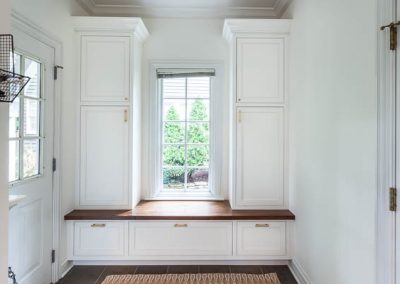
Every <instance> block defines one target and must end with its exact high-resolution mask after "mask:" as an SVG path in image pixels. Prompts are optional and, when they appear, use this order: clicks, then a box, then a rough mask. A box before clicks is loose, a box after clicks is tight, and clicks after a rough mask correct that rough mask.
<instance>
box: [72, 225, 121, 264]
mask: <svg viewBox="0 0 400 284" xmlns="http://www.w3.org/2000/svg"><path fill="white" fill-rule="evenodd" d="M124 240H125V223H124V222H103V221H94V222H75V224H74V256H123V255H124Z"/></svg>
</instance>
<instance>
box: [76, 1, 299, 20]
mask: <svg viewBox="0 0 400 284" xmlns="http://www.w3.org/2000/svg"><path fill="white" fill-rule="evenodd" d="M77 1H78V3H79V4H80V5H81V6H82V7H83V8H84V9H85V10H86V11H87V12H88V13H89V14H90V15H94V16H138V17H185V18H186V17H187V18H189V17H203V18H204V17H211V18H215V17H216V18H281V16H282V14H283V13H284V12H285V11H286V9H287V7H288V6H289V4H290V3H291V1H292V0H77Z"/></svg>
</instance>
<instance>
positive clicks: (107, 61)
mask: <svg viewBox="0 0 400 284" xmlns="http://www.w3.org/2000/svg"><path fill="white" fill-rule="evenodd" d="M75 31H76V39H77V47H78V48H77V52H78V55H79V56H78V59H79V63H78V67H79V70H78V75H79V78H78V82H79V84H78V90H79V102H78V105H79V114H80V115H79V122H78V123H79V133H78V136H79V139H78V144H79V145H78V146H79V147H78V148H79V159H77V160H78V165H77V168H78V174H79V179H78V180H79V182H78V184H77V193H76V207H77V208H88V209H90V208H93V209H96V208H99V209H107V208H122V209H125V208H126V209H128V208H131V207H132V205H136V203H137V202H138V200H136V199H137V197H135V196H137V194H133V193H132V188H135V190H139V188H140V181H139V178H138V176H139V174H137V173H136V172H135V171H137V170H138V169H139V168H140V167H139V166H138V163H140V143H139V145H137V143H138V142H140V138H139V137H140V131H141V130H140V122H138V121H136V120H137V119H139V118H140V72H141V64H140V61H141V43H142V42H143V40H144V39H145V38H146V36H147V35H148V32H147V30H146V28H145V26H144V24H143V22H142V20H141V19H139V18H111V17H110V18H102V17H75ZM133 126H135V127H133ZM133 142H135V145H134V146H133V145H132V144H133ZM133 157H134V159H133ZM133 198H135V200H133Z"/></svg>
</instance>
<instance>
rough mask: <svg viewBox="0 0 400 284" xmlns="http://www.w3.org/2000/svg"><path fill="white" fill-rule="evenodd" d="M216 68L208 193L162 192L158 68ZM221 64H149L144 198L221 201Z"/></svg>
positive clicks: (222, 75)
mask: <svg viewBox="0 0 400 284" xmlns="http://www.w3.org/2000/svg"><path fill="white" fill-rule="evenodd" d="M161 68H166V69H174V68H176V69H185V68H190V69H196V68H199V69H204V68H207V69H215V77H212V79H211V95H210V141H209V143H210V161H209V183H208V185H209V191H207V192H165V191H164V192H162V191H161V189H162V178H161V175H162V171H161V167H162V162H161V161H162V159H161V158H162V153H161V147H160V146H161V141H162V137H161V133H162V131H161V127H162V94H161V92H160V91H159V84H158V78H157V69H161ZM223 81H224V74H223V63H220V62H177V61H174V62H159V63H157V62H152V63H150V74H149V82H150V87H149V102H148V103H149V115H150V117H149V128H148V129H149V132H148V138H147V139H148V141H146V144H147V145H148V151H147V153H148V159H147V161H148V163H147V164H148V167H147V187H148V188H147V190H146V193H145V199H160V200H169V199H173V200H222V199H223V197H222V190H221V175H222V142H223V137H222V131H223V129H222V127H223V111H222V110H223V103H222V102H223V97H224V90H223Z"/></svg>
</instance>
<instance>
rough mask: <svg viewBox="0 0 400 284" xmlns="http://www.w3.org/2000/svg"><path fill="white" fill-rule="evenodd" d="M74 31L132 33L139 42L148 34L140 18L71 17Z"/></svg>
mask: <svg viewBox="0 0 400 284" xmlns="http://www.w3.org/2000/svg"><path fill="white" fill-rule="evenodd" d="M73 18H74V29H75V31H78V32H83V31H86V32H87V31H103V32H104V31H113V32H115V31H119V32H128V33H132V34H133V35H134V37H135V38H136V39H138V40H139V41H144V40H145V39H146V38H147V37H148V36H149V32H148V30H147V28H146V26H145V25H144V23H143V21H142V19H141V18H136V17H135V18H134V17H125V18H124V17H86V16H85V17H73Z"/></svg>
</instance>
